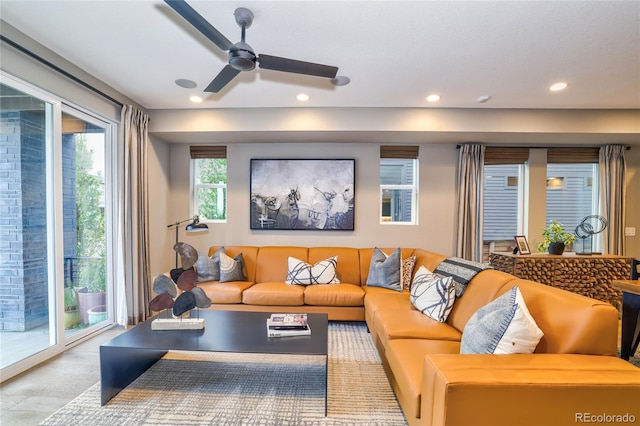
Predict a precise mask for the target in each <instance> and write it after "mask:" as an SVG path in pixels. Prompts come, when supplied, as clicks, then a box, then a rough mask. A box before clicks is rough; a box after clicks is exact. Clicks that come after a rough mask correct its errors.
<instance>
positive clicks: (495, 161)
mask: <svg viewBox="0 0 640 426" xmlns="http://www.w3.org/2000/svg"><path fill="white" fill-rule="evenodd" d="M528 159H529V148H505V147H497V146H488V147H486V148H485V150H484V164H486V165H492V166H494V165H499V164H524V163H525V162H526V161H527V160H528Z"/></svg>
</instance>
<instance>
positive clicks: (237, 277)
mask: <svg viewBox="0 0 640 426" xmlns="http://www.w3.org/2000/svg"><path fill="white" fill-rule="evenodd" d="M246 280H247V276H246V275H245V274H244V257H243V256H242V253H240V254H239V255H237V256H236V257H235V258H233V259H232V258H231V257H229V256H227V255H226V254H225V253H222V252H221V253H220V282H221V283H225V282H228V281H246Z"/></svg>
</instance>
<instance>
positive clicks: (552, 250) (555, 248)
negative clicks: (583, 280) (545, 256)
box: [549, 243, 564, 256]
mask: <svg viewBox="0 0 640 426" xmlns="http://www.w3.org/2000/svg"><path fill="white" fill-rule="evenodd" d="M562 253H564V243H551V244H549V254H555V255H558V256H561V255H562Z"/></svg>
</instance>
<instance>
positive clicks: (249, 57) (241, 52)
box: [229, 41, 256, 71]
mask: <svg viewBox="0 0 640 426" xmlns="http://www.w3.org/2000/svg"><path fill="white" fill-rule="evenodd" d="M229 65H231V66H232V67H233V68H235V69H237V70H238V71H251V70H252V69H254V68H255V67H256V55H255V53H253V49H252V48H251V46H249V45H248V44H247V43H245V42H242V41H241V42H238V43H236V44H235V47H234V48H233V49H231V50H229Z"/></svg>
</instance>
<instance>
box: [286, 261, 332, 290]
mask: <svg viewBox="0 0 640 426" xmlns="http://www.w3.org/2000/svg"><path fill="white" fill-rule="evenodd" d="M337 267H338V256H334V257H330V258H328V259H325V260H321V261H320V262H318V263H316V264H315V265H310V264H309V263H307V262H304V261H302V260H300V259H296V258H295V257H289V259H288V260H287V279H286V280H285V282H286V283H287V284H300V285H310V284H339V283H340V280H339V279H338V276H337V275H336V268H337Z"/></svg>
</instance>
